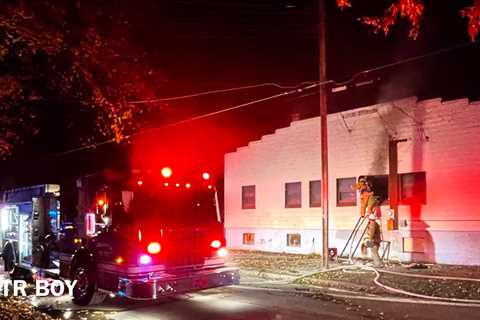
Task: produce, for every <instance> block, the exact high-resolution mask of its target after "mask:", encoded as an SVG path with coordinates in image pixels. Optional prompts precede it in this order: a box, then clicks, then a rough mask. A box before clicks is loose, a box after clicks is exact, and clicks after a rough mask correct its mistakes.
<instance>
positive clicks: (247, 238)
mask: <svg viewBox="0 0 480 320" xmlns="http://www.w3.org/2000/svg"><path fill="white" fill-rule="evenodd" d="M242 243H243V244H255V233H244V234H243V241H242Z"/></svg>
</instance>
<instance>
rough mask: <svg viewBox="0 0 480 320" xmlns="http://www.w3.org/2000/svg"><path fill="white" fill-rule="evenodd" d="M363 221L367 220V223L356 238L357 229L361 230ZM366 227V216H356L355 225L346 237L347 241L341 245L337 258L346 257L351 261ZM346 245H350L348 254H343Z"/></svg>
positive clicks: (365, 231)
mask: <svg viewBox="0 0 480 320" xmlns="http://www.w3.org/2000/svg"><path fill="white" fill-rule="evenodd" d="M365 221H367V224H366V225H365V227H364V228H363V231H362V233H361V234H362V235H361V236H360V237H359V238H357V235H358V231H360V230H361V228H362V226H363V225H364V223H365ZM367 228H368V218H367V217H358V220H357V223H356V224H355V227H354V228H353V230H352V232H351V233H350V236H349V237H348V239H347V243H345V246H344V247H343V249H342V252H341V253H340V255H339V256H338V257H339V258H348V260H349V261H350V262H352V258H353V257H354V256H355V253H356V252H357V250H358V247H359V246H360V243H361V242H362V239H363V237H364V236H365V233H367ZM348 247H350V250H349V252H348V256H344V254H345V252H346V251H347V248H348ZM354 247H355V248H354Z"/></svg>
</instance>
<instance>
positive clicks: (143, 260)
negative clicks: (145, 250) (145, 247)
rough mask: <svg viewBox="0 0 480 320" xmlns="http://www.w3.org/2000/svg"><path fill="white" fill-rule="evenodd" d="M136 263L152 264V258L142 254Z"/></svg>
mask: <svg viewBox="0 0 480 320" xmlns="http://www.w3.org/2000/svg"><path fill="white" fill-rule="evenodd" d="M138 262H140V264H150V263H152V257H150V256H149V255H148V254H142V255H141V256H140V258H139V259H138Z"/></svg>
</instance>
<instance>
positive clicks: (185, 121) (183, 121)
mask: <svg viewBox="0 0 480 320" xmlns="http://www.w3.org/2000/svg"><path fill="white" fill-rule="evenodd" d="M329 82H330V81H326V82H324V83H314V84H310V85H308V86H306V87H303V88H297V89H292V90H289V91H285V92H281V93H278V94H275V95H271V96H268V97H265V98H260V99H256V100H253V101H248V102H245V103H241V104H238V105H235V106H232V107H227V108H222V109H220V110H217V111H213V112H209V113H204V114H201V115H198V116H194V117H190V118H187V119H183V120H179V121H175V122H171V123H167V124H165V125H163V126H159V127H155V128H152V129H148V130H144V131H140V132H136V133H133V134H130V135H126V136H125V139H131V138H134V137H137V136H140V135H144V134H149V133H152V132H156V131H159V130H163V129H167V128H170V127H174V126H178V125H181V124H185V123H188V122H192V121H195V120H200V119H205V118H208V117H212V116H215V115H218V114H222V113H225V112H229V111H233V110H237V109H240V108H244V107H247V106H250V105H253V104H257V103H261V102H265V101H269V100H273V99H277V98H280V97H284V96H288V95H291V94H294V93H301V92H303V91H305V90H309V89H312V88H315V87H318V86H320V85H325V84H327V83H329ZM113 142H115V140H114V139H109V140H106V141H102V142H98V143H92V144H90V145H86V146H82V147H78V148H75V149H71V150H67V151H62V152H59V153H55V154H51V155H50V157H57V156H63V155H67V154H70V153H75V152H78V151H83V150H88V149H94V148H97V147H99V146H102V145H106V144H110V143H113Z"/></svg>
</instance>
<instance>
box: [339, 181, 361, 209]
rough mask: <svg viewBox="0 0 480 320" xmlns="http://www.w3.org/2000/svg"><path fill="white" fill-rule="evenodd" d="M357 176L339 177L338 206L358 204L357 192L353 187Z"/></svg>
mask: <svg viewBox="0 0 480 320" xmlns="http://www.w3.org/2000/svg"><path fill="white" fill-rule="evenodd" d="M355 183H356V179H355V178H340V179H337V206H338V207H347V206H356V205H357V192H356V191H355V189H353V188H352V186H353V185H355Z"/></svg>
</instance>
